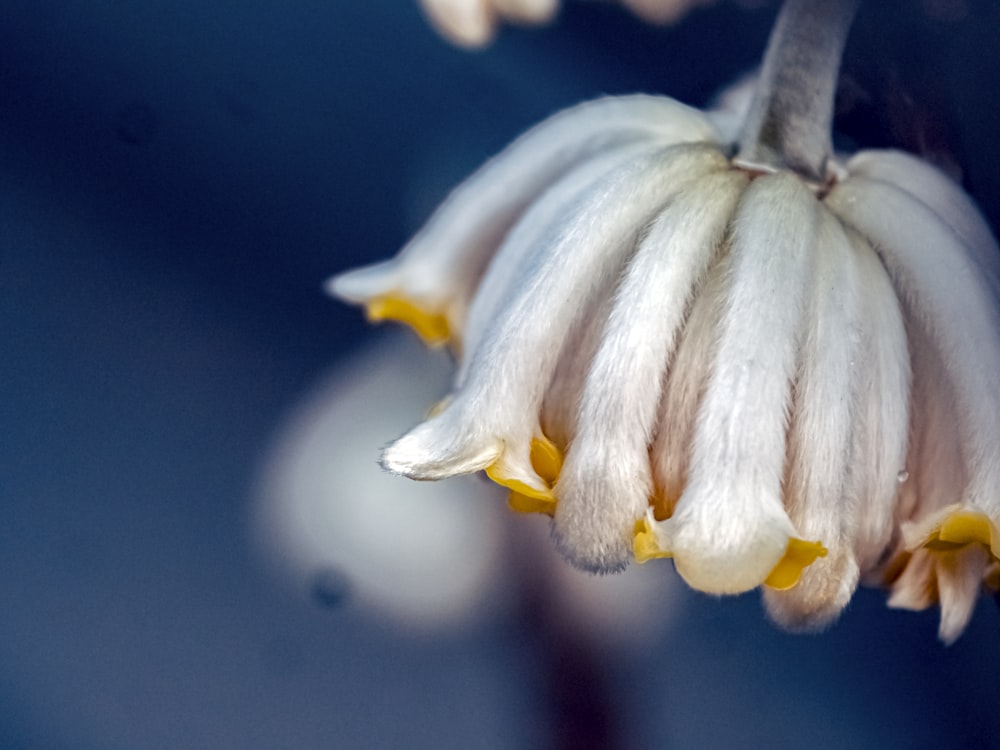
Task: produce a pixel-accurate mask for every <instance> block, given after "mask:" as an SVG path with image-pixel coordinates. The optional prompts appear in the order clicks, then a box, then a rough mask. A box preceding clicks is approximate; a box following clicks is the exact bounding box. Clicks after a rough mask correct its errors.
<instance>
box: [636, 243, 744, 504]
mask: <svg viewBox="0 0 1000 750" xmlns="http://www.w3.org/2000/svg"><path fill="white" fill-rule="evenodd" d="M724 250H725V254H723V255H721V256H720V258H719V259H718V260H717V261H716V264H715V266H714V267H713V268H712V269H711V270H710V271H709V273H708V277H707V279H706V281H705V283H704V284H703V286H702V287H701V288H700V289H699V290H698V291H697V292H696V293H695V300H694V304H693V305H692V307H691V312H690V313H689V315H688V319H687V321H686V322H685V324H684V329H683V333H682V336H681V340H680V344H679V346H678V347H677V353H676V354H675V356H674V359H673V362H672V363H671V365H670V369H669V373H668V377H667V382H666V385H665V388H664V393H663V398H662V400H661V404H660V416H659V423H658V428H657V432H656V437H655V439H654V441H653V445H652V448H651V449H650V462H651V464H652V468H653V480H654V482H655V485H656V493H657V498H656V500H657V502H658V503H660V504H662V505H663V506H664V507H662V508H660V511H661V513H666V514H668V515H669V513H670V512H672V510H673V508H674V506H675V505H676V504H677V500H678V499H680V496H681V493H682V492H683V491H684V487H685V485H686V484H687V474H688V466H689V463H690V459H691V444H692V441H693V438H694V426H695V422H696V419H697V415H698V407H699V405H700V404H701V401H702V398H704V394H705V388H706V386H707V384H708V380H709V373H710V372H711V367H712V363H713V362H714V361H715V349H716V344H717V340H718V336H717V335H716V331H717V330H718V327H719V324H720V322H721V320H722V313H723V310H724V309H725V299H726V295H727V294H728V291H729V280H730V278H731V274H730V269H729V256H728V247H727V248H724ZM661 517H663V516H661Z"/></svg>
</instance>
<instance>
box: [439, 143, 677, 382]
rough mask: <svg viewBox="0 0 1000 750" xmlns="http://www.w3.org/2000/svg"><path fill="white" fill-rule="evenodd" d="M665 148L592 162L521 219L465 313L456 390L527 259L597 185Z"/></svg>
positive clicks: (628, 149)
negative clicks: (605, 178) (625, 165)
mask: <svg viewBox="0 0 1000 750" xmlns="http://www.w3.org/2000/svg"><path fill="white" fill-rule="evenodd" d="M665 145H666V144H664V143H663V142H660V141H656V142H652V143H651V142H647V141H643V142H641V143H632V144H627V145H624V146H618V147H616V148H611V149H609V150H608V151H606V152H603V153H601V154H599V155H597V156H594V157H593V158H591V159H589V160H588V161H585V162H584V163H583V164H581V165H580V166H578V167H576V168H575V169H572V170H570V171H569V172H568V173H566V175H565V176H563V177H562V178H561V179H559V180H558V181H557V182H555V183H554V184H553V185H552V186H551V187H550V188H549V189H548V190H546V191H545V192H544V193H543V194H542V195H541V197H540V198H539V199H538V200H537V201H536V202H535V203H534V204H532V206H531V207H530V208H529V209H528V210H527V211H526V212H525V213H524V215H523V216H522V217H521V218H520V220H519V221H518V222H517V224H516V225H515V226H514V228H513V229H512V230H511V231H510V233H509V234H508V235H507V238H506V239H505V240H504V242H503V245H502V246H501V247H500V249H499V250H498V251H497V253H496V255H495V256H494V257H493V260H492V261H491V262H490V265H489V267H488V268H487V270H486V273H485V274H484V276H483V279H482V281H481V282H480V284H479V288H478V289H477V290H476V297H475V299H474V300H473V302H472V304H471V305H470V307H469V312H468V317H467V319H466V322H465V326H464V335H463V342H462V352H463V356H462V358H461V360H460V363H459V369H458V374H457V375H456V377H455V382H456V383H457V384H458V385H461V384H462V383H463V382H465V379H466V377H467V375H468V367H469V365H470V364H471V362H472V358H471V357H469V356H464V355H467V354H469V353H471V352H474V351H475V350H476V348H477V347H478V346H479V344H480V342H481V341H482V337H483V334H484V333H485V332H486V330H487V329H488V327H489V326H490V325H491V324H492V323H493V321H494V320H495V319H496V317H497V315H498V314H499V311H500V310H501V308H502V307H503V305H504V304H505V303H506V302H507V300H508V298H509V297H510V296H511V295H512V294H515V293H516V291H517V289H516V284H517V283H518V281H519V279H520V277H522V276H523V274H524V269H525V267H527V266H530V265H531V264H532V262H533V258H532V255H533V254H534V253H537V252H539V251H540V250H542V249H543V248H545V247H546V246H547V245H548V244H551V242H552V241H553V240H554V239H555V237H556V236H557V235H558V232H559V228H560V227H561V226H562V225H563V224H564V223H565V222H567V221H571V220H572V219H573V216H574V215H575V214H577V213H578V212H579V210H580V205H579V203H580V202H581V201H582V200H585V199H586V196H587V195H588V194H589V193H590V192H591V190H592V188H593V187H594V185H595V184H596V183H597V181H598V180H601V179H602V178H604V177H606V176H607V175H608V174H609V173H611V172H612V171H613V170H614V169H615V168H616V167H619V166H622V165H623V164H626V163H628V162H630V161H632V160H634V159H636V158H637V157H639V156H643V155H644V156H652V155H653V154H655V153H656V152H657V151H660V150H662V149H663V147H664V146H665Z"/></svg>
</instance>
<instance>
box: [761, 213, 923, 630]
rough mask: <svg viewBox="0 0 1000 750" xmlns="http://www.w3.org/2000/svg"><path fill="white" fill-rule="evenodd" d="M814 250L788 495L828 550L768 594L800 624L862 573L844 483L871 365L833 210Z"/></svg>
mask: <svg viewBox="0 0 1000 750" xmlns="http://www.w3.org/2000/svg"><path fill="white" fill-rule="evenodd" d="M813 252H814V253H815V254H816V268H815V273H814V276H813V279H812V283H811V285H810V291H809V304H808V306H807V316H806V320H807V324H806V330H805V332H804V333H805V335H804V336H803V338H802V345H801V347H800V349H799V365H798V375H797V377H796V380H795V387H794V398H793V406H792V417H791V423H790V426H789V430H788V449H787V450H788V453H787V466H786V469H785V474H786V476H785V482H784V499H785V509H786V510H787V511H788V515H789V517H790V518H791V519H792V523H793V524H795V528H796V529H798V531H799V533H800V534H803V535H804V536H806V537H808V538H811V539H822V540H823V541H824V543H825V545H826V547H827V548H828V549H829V552H830V554H828V555H826V556H825V559H823V560H821V561H819V562H817V563H816V564H815V565H812V566H810V567H809V569H808V570H805V571H804V572H803V574H802V579H801V581H800V582H799V583H798V585H797V586H795V587H793V588H790V589H788V590H778V589H777V587H775V589H773V590H770V591H767V590H765V592H764V602H765V604H766V606H767V610H768V613H769V614H770V615H771V617H772V618H774V620H775V621H776V622H778V623H779V624H781V625H782V626H784V627H786V628H791V629H796V630H815V629H819V628H822V627H824V626H826V625H827V624H829V622H830V621H831V620H832V619H833V618H835V617H836V616H837V615H839V614H840V612H841V610H842V609H843V608H844V607H845V606H847V602H849V601H850V599H851V596H852V595H853V593H854V589H855V588H856V587H857V582H858V576H859V569H858V563H857V560H856V559H855V557H854V550H853V544H852V542H853V539H852V538H851V517H852V514H853V511H854V508H852V507H850V505H849V504H848V502H846V500H847V498H846V490H847V487H846V480H847V477H848V475H849V474H850V469H851V463H852V459H853V456H852V454H851V447H852V438H853V428H854V424H855V421H856V419H857V416H856V412H857V401H858V395H859V394H858V380H859V379H860V371H861V370H862V369H863V368H864V367H866V366H867V365H868V363H859V362H858V357H859V355H860V349H861V347H860V336H861V328H862V325H863V321H862V318H861V311H862V305H861V280H860V278H859V272H858V268H857V266H856V264H855V258H854V252H853V248H852V247H851V245H850V242H849V240H848V238H847V235H846V234H845V233H844V231H843V229H841V227H840V224H839V222H838V221H837V220H836V219H835V218H834V216H833V214H831V213H830V212H828V211H821V212H820V221H819V226H818V231H817V234H816V243H815V246H814V248H813ZM905 424H906V423H905V421H904V422H903V425H904V426H905Z"/></svg>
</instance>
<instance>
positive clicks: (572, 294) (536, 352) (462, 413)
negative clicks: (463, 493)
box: [383, 145, 726, 492]
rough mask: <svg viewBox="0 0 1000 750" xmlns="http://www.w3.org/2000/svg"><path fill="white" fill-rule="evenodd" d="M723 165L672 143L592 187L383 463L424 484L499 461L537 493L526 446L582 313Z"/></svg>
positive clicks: (710, 152)
mask: <svg viewBox="0 0 1000 750" xmlns="http://www.w3.org/2000/svg"><path fill="white" fill-rule="evenodd" d="M725 167H726V162H725V158H724V157H723V156H722V154H721V153H719V152H718V151H717V150H716V149H714V148H712V147H708V146H700V145H689V146H674V147H671V148H668V149H666V150H664V151H663V152H662V153H660V154H659V155H657V156H655V157H648V156H643V157H641V158H637V159H635V160H633V161H632V162H629V163H628V164H626V165H625V166H623V167H620V168H619V169H617V170H616V171H615V173H614V174H613V175H612V176H609V178H608V179H607V180H606V181H602V182H601V183H600V184H599V185H597V186H595V187H594V189H593V190H591V191H590V194H589V195H588V197H587V198H586V200H584V201H583V202H582V203H581V204H580V210H579V213H578V214H577V215H576V216H575V217H574V218H573V220H572V221H570V222H568V223H567V224H566V225H565V226H564V227H562V228H561V231H560V232H559V233H558V235H557V236H556V237H554V238H553V239H552V241H551V242H550V243H549V245H548V246H547V247H545V248H543V249H542V250H541V251H540V252H539V253H538V254H537V256H535V258H534V262H532V263H530V264H527V265H526V266H525V268H524V269H523V276H522V277H521V278H519V280H518V288H517V290H516V291H515V292H513V293H512V295H511V296H510V298H509V299H508V300H507V303H506V305H505V306H504V308H503V310H502V313H501V314H498V315H497V316H496V317H495V319H494V320H493V321H492V322H491V324H490V326H489V327H488V329H487V331H486V333H485V335H484V337H483V341H482V343H481V344H480V345H479V346H478V347H477V348H476V350H475V351H474V352H472V354H471V357H472V361H471V365H470V367H469V370H468V378H467V379H466V381H465V382H464V383H463V384H462V385H461V386H460V388H459V389H458V390H457V391H456V392H455V395H454V398H453V399H452V400H451V401H450V402H449V404H448V406H447V407H446V408H445V410H444V411H443V412H442V413H441V414H439V415H437V416H436V417H434V418H432V419H431V420H429V421H427V422H425V423H424V424H423V425H420V426H419V427H418V428H416V429H415V430H414V431H412V432H411V433H409V434H408V435H406V436H404V437H403V438H401V439H400V440H399V441H397V443H395V444H393V445H392V446H390V447H389V448H388V449H386V452H385V454H384V456H383V461H384V463H385V464H386V466H387V467H388V468H390V469H392V470H394V471H399V472H400V473H404V474H407V475H410V476H417V477H423V476H425V475H426V473H425V471H424V469H423V468H422V467H423V466H426V467H441V469H442V470H444V473H448V471H447V470H446V469H445V467H447V466H448V465H449V463H451V464H453V466H454V468H455V471H452V472H450V473H461V472H466V471H475V470H478V469H483V468H486V466H488V465H490V464H491V463H493V462H494V461H497V462H499V463H500V466H499V467H498V470H497V473H498V474H500V475H501V476H504V477H507V478H512V479H516V480H518V481H521V482H523V483H524V484H525V485H527V486H529V487H533V488H535V489H536V490H538V491H542V492H544V491H545V489H546V486H545V483H544V482H543V481H542V480H541V479H540V478H539V477H538V476H537V474H536V473H535V472H534V470H533V468H532V466H531V462H530V441H531V439H532V437H536V436H537V433H538V432H539V431H540V430H539V426H538V416H539V410H540V407H541V402H542V398H543V396H544V393H545V389H546V387H547V386H548V383H549V382H550V380H551V378H552V374H553V371H554V369H555V366H556V362H557V359H558V355H559V350H560V346H559V345H560V342H561V340H562V338H563V336H564V335H565V334H566V333H567V332H568V331H569V330H571V329H572V327H573V325H574V322H575V321H576V320H578V319H580V318H581V317H583V316H584V315H586V314H588V311H589V310H590V309H591V308H592V307H593V300H594V295H595V294H596V293H597V292H599V291H600V290H601V288H602V287H604V286H605V284H606V282H607V279H609V278H611V277H614V276H616V275H617V274H618V272H619V269H620V267H621V265H622V263H623V262H624V261H625V259H626V258H627V257H628V255H630V254H631V251H632V249H633V247H634V244H635V241H636V239H637V237H638V235H639V233H640V232H641V231H642V229H643V228H644V227H645V225H646V224H647V223H648V222H649V221H650V220H651V219H652V217H653V216H655V215H656V213H657V212H658V211H659V210H660V209H661V208H662V206H663V205H664V204H665V203H666V202H668V201H669V200H670V199H671V198H672V197H673V195H675V194H676V193H677V192H679V191H681V190H682V189H684V188H685V187H686V186H687V185H688V184H689V183H690V182H691V181H692V180H694V179H696V178H698V177H700V176H702V175H704V174H706V173H707V172H709V171H713V170H721V169H724V168H725ZM498 445H499V451H500V453H499V454H498V453H497V452H496V451H497V450H498V448H497V446H498ZM420 456H423V459H420V458H419V457H420ZM403 457H405V459H406V460H405V461H404V462H400V461H397V458H403ZM473 457H475V459H476V460H474V461H473V460H469V459H471V458H473ZM477 463H479V465H476V464H477ZM434 472H435V473H437V472H438V469H437V468H435V469H434Z"/></svg>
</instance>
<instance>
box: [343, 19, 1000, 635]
mask: <svg viewBox="0 0 1000 750" xmlns="http://www.w3.org/2000/svg"><path fill="white" fill-rule="evenodd" d="M856 7H857V2H856V0H840V1H839V2H834V0H787V1H786V2H785V4H784V5H783V8H782V11H781V13H780V14H779V17H778V19H777V21H776V24H775V29H774V32H773V34H772V37H771V41H770V43H769V45H768V49H767V51H766V54H765V58H764V62H763V66H762V71H761V74H760V76H759V77H758V78H757V79H756V82H755V83H749V84H745V85H737V86H736V90H737V91H742V92H744V93H747V92H749V91H753V95H752V96H753V98H752V100H751V103H750V105H749V107H748V108H742V107H739V106H736V107H733V105H732V100H733V95H730V96H729V97H727V96H725V95H723V96H722V97H721V99H722V101H723V102H724V104H726V106H728V107H729V109H730V111H732V110H733V109H735V110H737V111H739V110H741V109H745V113H746V114H745V118H746V119H745V121H744V123H743V125H742V127H741V128H740V129H739V130H738V131H735V130H734V131H733V132H734V133H738V134H737V137H736V138H734V139H732V140H729V139H727V137H726V135H727V134H724V133H723V132H720V130H717V129H716V127H715V123H714V121H713V118H712V116H711V115H704V114H702V113H700V112H698V111H696V110H693V109H691V108H688V107H685V106H683V105H681V104H679V103H678V102H676V101H674V100H672V99H668V98H666V97H650V96H631V97H607V98H604V99H599V100H596V101H592V102H589V103H585V104H581V105H578V106H576V107H574V108H571V109H568V110H565V111H563V112H560V113H558V114H557V115H555V116H553V117H551V118H549V119H548V120H546V121H544V122H543V123H542V124H540V125H538V126H536V127H535V128H533V129H531V130H530V131H529V132H528V133H526V134H525V135H523V136H522V137H521V138H519V139H518V140H517V141H515V142H514V143H513V144H512V145H511V146H509V147H508V148H507V149H505V150H504V151H503V152H502V153H500V154H499V155H498V156H496V157H495V158H494V159H492V160H491V161H490V162H488V163H487V165H486V166H484V167H483V168H482V169H480V170H479V171H478V172H476V173H475V174H474V175H473V176H472V177H470V178H469V179H468V180H467V181H466V182H464V183H463V184H462V185H460V186H459V187H458V188H457V189H456V190H455V191H454V192H453V193H452V194H451V195H450V196H449V198H448V199H447V200H446V201H445V203H444V204H443V205H442V207H441V208H440V209H439V210H438V211H437V212H436V213H435V214H434V215H433V216H432V217H431V219H430V220H429V222H428V223H427V225H426V226H425V228H424V229H423V230H422V231H421V232H419V233H418V234H417V236H416V237H415V238H414V239H413V240H412V241H411V242H410V243H409V244H408V245H407V246H406V247H405V248H404V249H403V251H402V252H401V253H400V254H399V256H398V257H397V258H396V259H394V260H392V261H388V262H384V263H380V264H376V265H374V266H370V267H367V268H363V269H359V270H356V271H352V272H348V273H345V274H342V275H340V276H338V277H336V278H334V279H333V280H332V282H331V289H332V291H333V292H334V293H335V294H337V295H338V296H340V297H341V298H343V299H345V300H347V301H350V302H353V303H357V304H361V305H363V306H364V307H365V309H366V312H367V315H368V317H369V319H371V320H375V321H378V320H384V319H395V320H399V321H402V322H404V323H407V324H408V325H410V326H411V327H412V328H413V329H414V330H415V331H416V332H417V333H418V334H419V335H420V336H421V338H423V339H424V341H425V342H426V343H428V344H430V345H432V346H438V345H442V344H448V345H449V346H450V347H451V348H452V350H453V351H454V352H455V353H456V356H457V358H458V360H459V365H458V372H457V374H456V377H455V383H454V386H453V389H452V391H451V393H450V394H449V396H448V397H447V398H446V399H445V400H444V401H442V402H441V404H440V406H439V407H438V408H436V409H435V410H433V411H432V413H431V414H430V415H429V416H428V418H427V419H426V420H425V421H424V422H423V423H422V424H420V425H418V426H417V427H415V428H414V429H412V430H411V431H410V432H408V433H407V434H405V435H404V436H403V437H401V438H400V439H398V440H396V441H395V442H393V443H392V444H390V445H389V446H388V447H387V448H386V449H385V451H384V452H383V456H382V463H383V465H384V466H385V467H386V468H387V469H389V470H391V471H393V472H395V473H398V474H401V475H404V476H408V477H410V478H413V479H419V480H433V479H442V478H446V477H453V476H457V475H462V474H469V473H472V472H477V471H485V473H486V474H487V475H488V476H489V477H490V478H491V479H493V480H494V481H495V482H497V483H498V484H501V485H503V486H505V487H507V488H508V489H509V490H510V491H511V500H510V503H511V506H512V507H513V508H515V509H516V510H523V511H537V512H540V513H544V514H546V515H549V516H551V517H552V519H553V524H552V529H553V536H554V539H555V542H556V545H557V546H558V547H559V549H560V551H561V552H562V553H563V554H564V555H565V557H566V558H567V560H569V561H570V562H572V563H573V564H574V565H575V566H577V567H579V568H581V569H583V570H588V571H591V572H597V573H608V572H617V571H620V570H622V569H624V568H625V567H626V566H627V565H628V562H629V560H630V559H632V558H633V547H634V557H635V558H636V559H638V560H639V561H644V560H647V559H649V558H651V557H659V556H663V557H671V558H673V560H674V563H675V566H676V568H677V571H678V572H679V573H680V575H681V576H682V577H683V578H684V579H685V580H686V581H687V582H688V583H689V584H690V585H692V586H693V587H695V588H697V589H699V590H702V591H705V592H708V593H713V594H735V593H741V592H744V591H747V590H750V589H753V588H756V587H758V586H761V585H765V586H766V587H768V589H770V590H766V593H765V604H766V606H767V608H768V611H769V613H770V614H771V616H772V617H773V618H774V619H775V621H777V622H779V623H781V624H783V625H785V626H786V627H789V628H793V629H806V630H815V629H819V628H822V627H825V626H827V625H829V624H830V623H831V622H832V621H833V620H834V619H836V618H837V617H838V616H839V614H840V612H841V611H842V610H843V609H844V607H846V606H847V603H848V601H849V600H850V598H851V596H852V595H853V593H854V591H855V589H856V587H857V585H858V583H859V581H860V580H861V579H862V578H865V579H866V580H869V581H872V582H877V583H885V584H887V585H890V586H891V587H892V591H893V594H892V599H891V603H892V604H893V605H894V606H899V607H906V608H914V609H920V608H924V607H926V606H929V605H930V604H933V603H935V602H938V601H939V602H940V604H941V628H940V635H941V638H942V640H944V641H945V642H948V643H951V642H952V641H954V640H955V639H956V638H957V637H958V636H959V635H960V634H961V632H962V631H963V630H964V628H965V626H966V624H967V623H968V620H969V618H970V617H971V615H972V611H973V609H974V606H975V602H976V601H977V600H978V598H979V594H980V588H981V587H982V586H983V584H984V583H986V582H991V581H992V580H993V579H994V578H995V577H996V573H995V570H996V569H997V568H1000V495H998V493H997V492H996V490H995V489H993V488H995V487H997V486H1000V416H998V415H1000V403H998V402H997V394H998V392H1000V382H998V381H997V377H998V373H1000V336H998V333H997V328H998V326H1000V286H998V279H1000V250H998V248H997V245H996V242H995V241H994V239H993V237H992V236H991V234H990V231H989V229H988V227H987V226H986V224H985V222H984V221H983V219H982V217H981V216H980V214H979V212H978V210H977V209H976V207H975V205H974V204H973V203H972V202H971V201H970V200H968V199H967V197H966V196H964V195H963V194H962V191H961V190H960V188H959V187H958V186H956V185H954V184H953V183H952V182H951V181H950V179H949V178H948V177H947V176H946V175H944V174H942V173H940V172H938V171H937V170H935V169H934V168H933V167H932V166H930V165H929V164H927V163H925V162H922V161H921V160H919V159H917V158H915V157H912V156H907V155H904V154H902V153H901V152H875V151H861V152H859V153H857V154H855V155H853V156H837V157H835V156H834V153H833V148H832V137H833V134H832V127H833V112H834V97H835V92H836V89H837V81H838V79H839V71H840V67H841V54H842V50H843V46H844V44H845V42H846V39H847V35H848V31H849V29H850V27H851V23H852V20H853V17H854V14H855V10H856ZM722 122H723V123H725V126H724V128H723V130H727V129H728V126H729V124H730V121H728V120H726V119H725V116H723V118H722ZM949 430H950V431H949ZM911 473H912V475H913V479H912V481H910V482H909V483H907V479H908V477H909V475H910V474H911ZM633 538H634V540H633ZM901 540H902V541H901Z"/></svg>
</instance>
